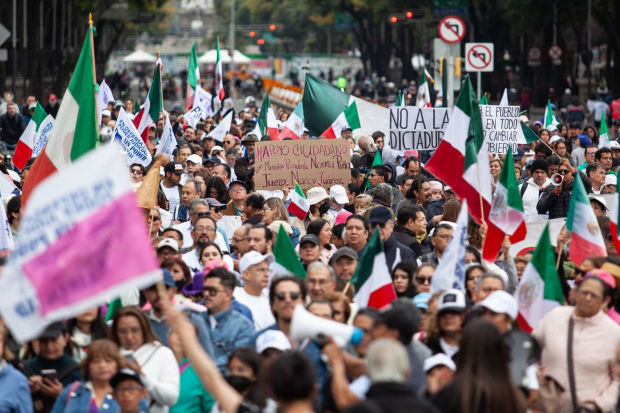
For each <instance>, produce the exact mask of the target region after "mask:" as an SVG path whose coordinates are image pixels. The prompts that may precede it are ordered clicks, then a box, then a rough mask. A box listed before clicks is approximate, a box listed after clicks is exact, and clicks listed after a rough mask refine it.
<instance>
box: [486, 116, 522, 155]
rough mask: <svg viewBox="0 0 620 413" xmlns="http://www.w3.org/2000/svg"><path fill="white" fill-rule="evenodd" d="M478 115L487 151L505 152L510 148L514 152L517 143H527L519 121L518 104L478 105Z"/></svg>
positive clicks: (515, 151)
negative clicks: (480, 119) (480, 118)
mask: <svg viewBox="0 0 620 413" xmlns="http://www.w3.org/2000/svg"><path fill="white" fill-rule="evenodd" d="M480 116H481V117H482V131H483V133H484V144H485V145H487V150H488V152H489V153H497V154H505V153H506V152H508V148H512V153H513V154H515V153H517V146H518V145H519V144H525V143H527V142H526V141H525V135H523V130H522V129H521V123H520V122H519V106H496V105H480Z"/></svg>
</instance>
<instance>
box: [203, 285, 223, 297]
mask: <svg viewBox="0 0 620 413" xmlns="http://www.w3.org/2000/svg"><path fill="white" fill-rule="evenodd" d="M202 291H204V292H205V293H206V294H208V295H209V297H215V296H216V295H218V293H223V292H226V290H218V289H217V288H215V287H205V288H204V290H202Z"/></svg>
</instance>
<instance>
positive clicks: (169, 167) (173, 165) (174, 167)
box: [164, 161, 184, 174]
mask: <svg viewBox="0 0 620 413" xmlns="http://www.w3.org/2000/svg"><path fill="white" fill-rule="evenodd" d="M164 172H172V173H175V174H182V173H183V172H184V171H183V165H181V164H180V163H179V162H175V161H173V162H168V163H167V164H166V166H165V167H164Z"/></svg>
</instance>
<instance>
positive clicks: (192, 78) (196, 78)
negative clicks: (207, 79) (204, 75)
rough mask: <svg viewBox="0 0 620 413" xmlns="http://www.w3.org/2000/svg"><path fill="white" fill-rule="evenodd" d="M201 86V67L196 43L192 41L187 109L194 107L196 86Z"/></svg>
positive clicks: (188, 72) (186, 98)
mask: <svg viewBox="0 0 620 413" xmlns="http://www.w3.org/2000/svg"><path fill="white" fill-rule="evenodd" d="M199 86H200V68H199V67H198V56H197V54H196V43H192V52H191V53H190V55H189V70H188V71H187V93H186V94H185V110H186V111H190V110H191V109H192V108H193V107H194V95H195V94H196V87H199Z"/></svg>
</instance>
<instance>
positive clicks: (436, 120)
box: [390, 106, 450, 151]
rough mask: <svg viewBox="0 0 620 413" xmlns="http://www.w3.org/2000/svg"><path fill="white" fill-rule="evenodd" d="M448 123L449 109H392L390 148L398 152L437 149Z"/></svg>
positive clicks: (405, 107)
mask: <svg viewBox="0 0 620 413" xmlns="http://www.w3.org/2000/svg"><path fill="white" fill-rule="evenodd" d="M448 122H450V109H448V108H418V107H415V106H404V107H403V106H399V107H395V106H394V107H391V108H390V148H392V149H394V150H396V151H406V150H410V149H417V150H433V149H437V147H438V146H439V143H440V142H441V140H442V139H443V134H444V132H445V130H446V128H447V127H448Z"/></svg>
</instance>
